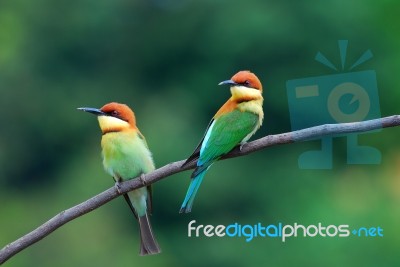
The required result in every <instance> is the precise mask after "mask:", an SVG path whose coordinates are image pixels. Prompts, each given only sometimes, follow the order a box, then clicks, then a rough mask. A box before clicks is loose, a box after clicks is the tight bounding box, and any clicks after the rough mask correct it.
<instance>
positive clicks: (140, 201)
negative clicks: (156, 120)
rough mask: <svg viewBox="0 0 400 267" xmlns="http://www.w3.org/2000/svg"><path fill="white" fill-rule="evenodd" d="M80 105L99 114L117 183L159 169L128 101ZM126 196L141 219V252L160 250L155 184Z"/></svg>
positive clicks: (107, 157) (109, 167)
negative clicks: (152, 215)
mask: <svg viewBox="0 0 400 267" xmlns="http://www.w3.org/2000/svg"><path fill="white" fill-rule="evenodd" d="M78 109H79V110H82V111H86V112H89V113H92V114H94V115H96V116H97V119H98V121H99V124H100V128H101V132H102V134H103V136H102V138H101V147H102V155H103V166H104V169H105V170H106V172H107V173H109V174H110V175H111V176H112V177H113V178H114V180H115V182H116V186H117V187H118V183H119V182H121V181H124V180H128V179H132V178H135V177H137V176H140V175H143V174H145V173H149V172H151V171H153V170H154V169H155V167H154V162H153V158H152V156H151V152H150V150H149V148H148V147H147V143H146V140H145V138H144V136H143V135H142V134H141V133H140V131H139V129H138V128H137V126H136V119H135V115H134V113H133V111H132V110H131V109H130V108H129V107H128V106H127V105H124V104H119V103H115V102H113V103H109V104H106V105H104V106H103V107H102V108H100V109H96V108H78ZM124 197H125V199H126V201H127V202H128V205H129V207H130V208H131V210H132V212H133V213H134V215H135V217H136V218H137V220H138V222H139V227H140V241H141V242H140V255H147V254H156V253H160V252H161V250H160V247H159V246H158V243H157V241H156V240H155V238H154V235H153V231H152V229H151V225H150V221H149V215H150V213H151V207H152V205H151V201H152V199H151V198H152V194H151V187H150V186H147V187H142V188H139V189H136V190H133V191H131V192H128V193H127V194H125V195H124Z"/></svg>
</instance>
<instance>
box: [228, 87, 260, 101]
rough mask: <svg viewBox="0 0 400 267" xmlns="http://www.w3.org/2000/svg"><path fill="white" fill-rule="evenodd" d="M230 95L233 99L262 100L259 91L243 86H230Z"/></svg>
mask: <svg viewBox="0 0 400 267" xmlns="http://www.w3.org/2000/svg"><path fill="white" fill-rule="evenodd" d="M231 94H232V97H233V99H248V100H257V99H262V95H261V91H260V90H257V89H253V88H248V87H245V86H232V87H231Z"/></svg>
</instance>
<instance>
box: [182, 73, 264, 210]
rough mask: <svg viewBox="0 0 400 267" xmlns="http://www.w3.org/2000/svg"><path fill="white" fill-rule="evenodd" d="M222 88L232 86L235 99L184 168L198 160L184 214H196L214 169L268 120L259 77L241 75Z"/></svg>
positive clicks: (213, 122)
mask: <svg viewBox="0 0 400 267" xmlns="http://www.w3.org/2000/svg"><path fill="white" fill-rule="evenodd" d="M219 85H229V86H230V89H231V94H232V96H231V98H229V99H228V101H227V102H226V103H225V104H224V105H223V106H222V107H221V108H220V109H219V110H218V112H217V113H216V114H215V115H214V117H213V118H212V120H211V122H210V124H209V125H208V128H207V130H206V133H205V135H204V137H203V139H202V140H201V141H200V144H199V145H198V146H197V148H196V149H195V150H194V152H193V154H192V155H191V156H190V157H189V158H188V159H187V160H186V162H185V163H184V164H183V165H182V167H183V166H185V165H187V164H189V163H191V162H193V161H196V160H197V167H196V169H195V170H194V172H193V173H192V176H191V181H190V185H189V189H188V191H187V193H186V197H185V199H184V201H183V203H182V207H181V209H180V211H179V212H181V213H182V212H186V213H188V212H190V211H191V210H192V205H193V201H194V198H195V196H196V193H197V190H198V189H199V187H200V184H201V182H202V180H203V178H204V175H205V174H206V172H207V170H208V169H209V168H210V167H211V165H212V164H213V163H214V162H216V161H217V160H218V159H219V158H220V157H222V156H223V155H225V154H226V153H228V152H229V151H231V150H232V149H233V148H235V147H236V146H237V145H240V146H242V145H243V144H244V143H245V142H247V140H249V139H250V137H251V136H252V135H253V134H254V133H255V132H256V131H257V130H258V129H259V128H260V126H261V124H262V121H263V118H264V113H263V109H262V104H263V97H262V86H261V82H260V80H259V79H258V78H257V76H256V75H254V74H253V73H251V72H250V71H239V72H238V73H236V74H235V75H233V77H232V78H231V79H230V80H227V81H223V82H221V83H219Z"/></svg>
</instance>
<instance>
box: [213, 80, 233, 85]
mask: <svg viewBox="0 0 400 267" xmlns="http://www.w3.org/2000/svg"><path fill="white" fill-rule="evenodd" d="M225 84H229V85H230V86H232V85H237V83H235V82H234V81H232V80H226V81H223V82H220V83H219V84H218V85H225Z"/></svg>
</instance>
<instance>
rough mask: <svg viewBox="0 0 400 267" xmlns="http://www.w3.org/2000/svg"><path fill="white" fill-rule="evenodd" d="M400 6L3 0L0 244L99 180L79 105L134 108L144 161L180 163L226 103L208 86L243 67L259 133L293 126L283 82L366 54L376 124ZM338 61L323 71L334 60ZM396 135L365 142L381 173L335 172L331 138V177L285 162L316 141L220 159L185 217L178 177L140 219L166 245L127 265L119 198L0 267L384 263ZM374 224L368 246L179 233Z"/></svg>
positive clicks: (360, 241)
mask: <svg viewBox="0 0 400 267" xmlns="http://www.w3.org/2000/svg"><path fill="white" fill-rule="evenodd" d="M399 12H400V4H399V3H398V1H395V0H393V1H388V0H387V1H372V0H367V1H360V0H357V1H333V0H331V1H319V2H318V1H264V0H249V1H226V0H225V1H223V0H221V1H207V0H206V1H195V0H186V1H177V0H148V1H137V0H131V1H127V0H115V1H104V0H98V1H94V0H80V1H66V0H60V1H50V0H36V1H24V0H3V1H1V2H0V114H1V126H0V203H1V206H0V216H1V219H0V229H1V230H0V246H3V245H6V244H7V243H9V242H11V241H13V240H15V239H17V238H18V237H20V236H22V235H23V234H25V233H27V232H28V231H31V230H32V229H34V228H36V227H37V226H39V225H40V224H41V223H43V222H44V221H46V220H47V219H49V218H50V217H52V216H53V215H55V214H56V213H58V212H60V211H62V210H64V209H67V208H69V207H71V206H73V205H75V204H77V203H79V202H81V201H84V200H86V199H88V198H89V197H91V196H93V195H95V194H97V193H99V192H101V191H102V190H104V189H106V188H108V187H110V186H112V185H113V183H112V180H111V178H110V177H108V175H107V174H106V173H105V172H104V171H103V170H102V165H101V157H100V138H101V135H100V131H99V128H98V125H97V121H96V120H95V118H94V117H92V116H90V115H88V114H84V113H82V112H78V111H77V110H76V108H77V107H81V106H90V107H100V106H102V105H103V104H105V103H107V102H111V101H119V102H122V103H126V104H128V105H129V106H131V107H132V108H133V109H134V111H135V112H136V116H137V120H138V126H139V128H140V129H141V131H142V133H143V134H144V135H145V136H146V138H147V141H148V143H149V146H150V148H151V150H152V152H153V154H154V159H155V162H156V165H157V166H162V165H164V164H167V163H169V162H172V161H176V160H181V159H184V158H185V157H187V156H188V155H190V153H191V152H192V150H193V149H194V148H195V146H196V145H197V143H198V141H199V140H200V138H201V137H202V135H203V132H204V130H205V127H206V125H207V123H208V120H209V119H210V118H211V117H212V115H213V114H214V112H215V111H216V110H217V109H218V108H219V106H220V105H222V103H223V102H224V101H225V100H226V99H227V98H228V97H229V91H228V89H227V88H220V87H217V86H216V85H217V83H218V82H220V81H222V80H225V79H228V78H230V77H231V76H232V75H233V74H234V73H235V72H236V71H238V70H242V69H250V70H252V71H253V72H255V73H256V74H257V75H258V76H259V78H260V79H261V81H262V82H263V86H264V96H265V102H264V107H265V108H264V111H265V121H264V125H263V127H262V128H261V130H260V131H259V132H258V133H257V136H256V137H260V136H264V135H267V134H274V133H281V132H286V131H290V119H289V112H288V104H287V96H286V89H285V82H286V81H287V80H290V79H294V78H301V77H309V76H318V75H324V74H329V73H332V71H331V70H329V69H328V68H326V67H324V66H322V65H321V64H319V63H318V62H315V61H314V60H313V58H314V56H315V54H316V52H317V51H322V52H323V53H324V54H325V55H329V56H330V57H329V58H330V59H331V60H332V61H333V62H334V63H335V64H338V63H339V56H338V48H337V40H338V39H348V40H349V50H348V61H349V62H350V61H353V62H354V60H355V59H356V58H358V57H359V56H360V55H361V53H362V52H364V51H365V50H367V49H371V51H372V52H373V54H374V58H373V59H372V60H370V61H369V62H367V63H365V64H363V66H362V67H360V68H361V69H362V68H364V69H374V70H376V73H377V79H378V88H379V90H380V91H379V93H380V103H381V113H382V116H388V115H392V114H399V110H398V107H399V105H398V99H400V90H399V88H400V81H399V79H398V75H397V73H399V71H400V61H399V60H398V59H399V57H400V50H399V47H400V36H399V34H398V33H399V25H400V23H399V16H398V14H399ZM335 60H336V61H335ZM399 131H400V130H399V129H397V128H392V129H385V130H382V131H380V132H377V133H372V134H368V135H363V136H362V137H361V138H360V139H361V141H362V142H363V143H364V144H368V145H371V146H374V147H376V148H378V149H379V150H380V151H381V152H382V164H380V165H356V166H351V165H347V164H346V162H345V146H346V140H345V139H344V138H337V139H335V141H334V144H335V148H334V157H335V162H334V168H333V169H332V170H325V171H321V170H300V169H299V168H298V166H297V158H298V155H299V154H300V153H301V152H303V151H306V150H308V149H310V148H313V147H314V148H315V147H318V142H305V143H299V144H291V145H285V146H277V147H272V148H268V149H265V150H263V151H260V152H257V153H255V154H251V155H249V156H246V157H241V158H236V159H231V160H227V161H224V162H219V163H218V164H215V165H214V166H213V168H211V169H210V171H209V173H208V174H207V177H206V179H205V181H204V183H203V185H202V189H201V190H200V192H199V194H198V196H197V199H196V203H195V205H194V210H193V212H192V213H191V214H188V215H182V214H181V215H180V214H178V210H179V207H180V204H181V201H182V200H183V197H184V195H185V193H186V188H187V186H188V184H189V176H190V173H189V172H184V173H180V174H177V175H174V176H171V177H169V178H167V179H165V180H162V181H160V182H158V183H157V184H156V185H155V186H154V215H153V217H152V222H153V227H154V230H155V233H156V235H157V238H158V241H159V243H160V245H161V247H162V249H163V253H162V254H161V255H159V256H153V257H139V256H138V251H139V245H138V244H139V240H138V238H139V237H138V226H137V224H136V222H135V220H134V218H133V216H132V215H131V214H130V211H129V208H128V207H127V206H126V204H125V203H124V202H123V201H122V199H117V200H114V201H112V202H110V203H109V204H107V205H105V206H103V207H101V208H99V209H97V210H95V211H93V212H92V213H90V214H88V215H85V216H83V217H80V218H78V219H76V220H74V221H73V222H71V223H69V224H67V225H65V226H63V227H62V228H60V229H59V230H57V231H56V232H54V233H53V234H51V235H50V236H48V237H46V238H45V239H43V240H42V241H40V242H39V243H37V244H35V245H33V246H32V247H30V248H28V249H26V250H24V251H23V252H21V253H20V254H18V255H16V256H15V257H14V258H12V259H11V260H10V261H9V262H7V264H6V266H42V267H46V266H60V267H62V266H140V265H141V266H193V267H195V266H221V265H223V266H259V265H260V264H263V265H268V266H326V267H329V266H345V265H346V266H364V267H365V266H377V265H379V266H398V263H399V259H398V256H397V255H398V251H399V249H400V230H399V228H398V225H399V223H400V211H399V209H398V207H399V204H400V179H399V175H400V168H399V166H400V165H399V163H400V152H399V147H398V145H397V141H396V140H397V139H398V134H399ZM193 219H195V220H197V222H198V223H199V224H214V225H218V224H224V225H227V224H230V223H234V222H239V223H243V224H245V223H249V224H255V223H258V222H261V223H263V224H270V223H278V222H283V223H287V224H293V223H295V222H298V223H301V224H306V225H307V224H317V223H318V222H322V223H324V224H327V225H329V224H349V225H350V226H352V227H361V226H366V227H372V226H380V227H382V228H383V229H384V235H385V236H384V237H383V238H357V237H350V238H338V237H337V238H303V237H302V238H293V239H289V240H288V241H287V242H285V243H282V242H281V241H280V240H278V239H272V238H258V239H255V240H253V241H251V242H249V243H246V242H245V240H244V239H242V238H227V237H226V238H216V237H213V238H204V237H203V238H189V237H187V224H188V222H190V221H191V220H193Z"/></svg>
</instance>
